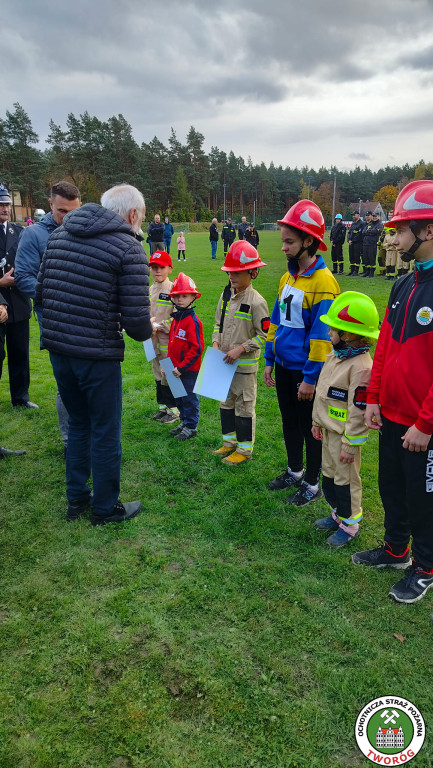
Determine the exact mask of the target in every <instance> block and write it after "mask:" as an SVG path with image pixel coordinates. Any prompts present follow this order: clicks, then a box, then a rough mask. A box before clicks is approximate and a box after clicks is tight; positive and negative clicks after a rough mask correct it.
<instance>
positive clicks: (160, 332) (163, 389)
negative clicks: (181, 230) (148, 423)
mask: <svg viewBox="0 0 433 768" xmlns="http://www.w3.org/2000/svg"><path fill="white" fill-rule="evenodd" d="M149 266H150V271H151V272H152V277H153V284H152V287H151V289H150V314H151V318H150V321H151V323H152V325H153V336H152V341H153V347H154V349H155V352H156V357H155V358H154V359H153V360H152V370H153V375H154V377H155V384H156V401H157V403H158V405H159V410H158V411H157V412H156V413H155V415H154V416H153V419H154V420H155V421H159V422H161V423H162V424H174V422H176V421H179V410H178V408H177V406H176V402H175V399H174V397H173V395H172V394H171V390H170V387H169V386H168V384H167V380H166V378H165V376H164V374H163V371H162V370H161V366H160V364H159V361H160V360H163V359H164V358H165V357H167V348H168V334H169V331H170V325H171V317H170V315H171V311H172V309H173V305H172V303H171V301H170V291H171V287H172V282H171V280H170V277H169V276H170V273H171V271H172V268H173V264H172V261H171V256H170V254H169V253H167V252H166V251H155V252H154V253H152V255H151V257H150V259H149Z"/></svg>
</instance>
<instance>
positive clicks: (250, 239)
mask: <svg viewBox="0 0 433 768" xmlns="http://www.w3.org/2000/svg"><path fill="white" fill-rule="evenodd" d="M245 240H246V241H247V243H251V245H253V246H254V248H258V247H259V242H260V239H259V233H258V232H257V229H256V228H255V226H254V224H253V223H252V222H251V224H249V225H248V228H247V229H246V230H245Z"/></svg>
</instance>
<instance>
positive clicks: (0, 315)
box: [0, 293, 25, 459]
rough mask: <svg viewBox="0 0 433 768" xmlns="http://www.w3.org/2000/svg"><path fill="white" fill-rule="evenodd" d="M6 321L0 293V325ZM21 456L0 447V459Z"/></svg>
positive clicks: (5, 310)
mask: <svg viewBox="0 0 433 768" xmlns="http://www.w3.org/2000/svg"><path fill="white" fill-rule="evenodd" d="M7 319H8V310H7V306H6V300H5V299H4V298H3V296H2V295H1V293H0V324H1V323H5V322H6V320H7ZM23 454H25V451H10V450H9V448H3V447H2V446H1V445H0V459H3V458H4V457H5V456H23Z"/></svg>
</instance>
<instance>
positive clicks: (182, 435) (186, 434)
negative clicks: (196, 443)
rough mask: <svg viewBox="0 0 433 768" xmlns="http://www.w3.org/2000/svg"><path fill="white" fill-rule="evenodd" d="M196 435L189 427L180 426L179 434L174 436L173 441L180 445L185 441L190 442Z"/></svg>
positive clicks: (194, 430)
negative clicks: (177, 441) (178, 442)
mask: <svg viewBox="0 0 433 768" xmlns="http://www.w3.org/2000/svg"><path fill="white" fill-rule="evenodd" d="M196 434H197V430H196V429H190V428H189V427H184V426H182V429H181V430H180V432H178V433H177V435H175V436H174V439H175V440H179V441H180V442H181V443H184V442H185V440H190V439H191V437H195V436H196Z"/></svg>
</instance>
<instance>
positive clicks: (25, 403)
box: [12, 400, 39, 409]
mask: <svg viewBox="0 0 433 768" xmlns="http://www.w3.org/2000/svg"><path fill="white" fill-rule="evenodd" d="M12 407H13V408H36V409H38V408H39V405H36V403H32V402H30V400H16V401H15V402H14V403H12Z"/></svg>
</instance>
